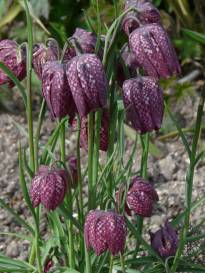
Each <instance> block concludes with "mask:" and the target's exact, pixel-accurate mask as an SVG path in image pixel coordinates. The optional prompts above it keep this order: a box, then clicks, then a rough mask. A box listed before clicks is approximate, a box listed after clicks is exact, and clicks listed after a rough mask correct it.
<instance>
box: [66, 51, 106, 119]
mask: <svg viewBox="0 0 205 273" xmlns="http://www.w3.org/2000/svg"><path fill="white" fill-rule="evenodd" d="M66 74H67V79H68V82H69V86H70V89H71V92H72V95H73V99H74V101H75V104H76V107H77V110H78V113H79V115H80V117H84V116H86V115H87V114H88V113H89V112H91V111H95V110H97V109H99V108H104V107H105V106H106V102H107V99H106V98H107V96H106V86H107V85H106V78H105V72H104V68H103V65H102V63H101V61H100V59H99V58H98V57H97V56H96V55H95V54H82V55H80V56H76V57H74V58H73V59H72V60H71V61H70V62H69V63H68V65H67V68H66Z"/></svg>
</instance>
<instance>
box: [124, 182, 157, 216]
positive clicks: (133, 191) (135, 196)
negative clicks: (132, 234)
mask: <svg viewBox="0 0 205 273" xmlns="http://www.w3.org/2000/svg"><path fill="white" fill-rule="evenodd" d="M158 200H159V197H158V194H157V192H156V191H155V189H154V187H153V186H152V184H150V183H149V182H148V181H145V180H144V179H143V178H141V177H135V178H134V179H133V180H132V182H131V185H130V187H129V190H128V192H127V196H126V204H127V206H128V208H129V209H130V210H133V211H134V212H135V213H136V214H138V215H141V216H143V217H150V216H151V215H152V210H153V205H154V203H155V202H157V201H158Z"/></svg>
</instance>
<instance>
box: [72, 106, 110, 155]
mask: <svg viewBox="0 0 205 273" xmlns="http://www.w3.org/2000/svg"><path fill="white" fill-rule="evenodd" d="M72 127H73V128H74V130H75V129H76V128H77V126H76V120H74V122H73V124H72ZM108 138H109V114H108V112H107V111H103V114H102V120H101V128H100V145H99V149H100V150H101V151H105V152H106V151H107V149H108ZM80 146H81V147H82V148H84V149H85V150H86V151H87V150H88V120H87V117H83V118H82V119H81V130H80Z"/></svg>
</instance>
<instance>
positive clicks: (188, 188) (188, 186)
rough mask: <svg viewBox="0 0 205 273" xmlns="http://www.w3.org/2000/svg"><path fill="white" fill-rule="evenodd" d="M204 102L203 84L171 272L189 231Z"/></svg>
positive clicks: (174, 268)
mask: <svg viewBox="0 0 205 273" xmlns="http://www.w3.org/2000/svg"><path fill="white" fill-rule="evenodd" d="M204 102H205V86H204V87H203V90H202V93H201V98H200V102H199V106H198V111H197V118H196V125H195V133H194V137H193V142H192V148H191V155H190V164H189V168H188V170H187V176H186V189H185V191H186V200H185V206H186V213H185V218H184V227H183V230H182V233H181V236H180V242H179V247H178V250H177V253H176V255H175V258H174V262H173V265H172V268H171V273H175V272H176V270H177V266H178V264H179V259H180V257H181V255H182V253H183V250H184V246H185V242H186V238H187V234H188V231H189V223H190V214H191V204H192V190H193V179H194V170H195V166H196V164H195V160H196V153H197V146H198V142H199V138H200V131H201V123H202V117H203V108H204Z"/></svg>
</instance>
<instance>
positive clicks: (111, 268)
mask: <svg viewBox="0 0 205 273" xmlns="http://www.w3.org/2000/svg"><path fill="white" fill-rule="evenodd" d="M113 265H114V257H113V256H112V255H110V268H109V273H112V270H113Z"/></svg>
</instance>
